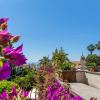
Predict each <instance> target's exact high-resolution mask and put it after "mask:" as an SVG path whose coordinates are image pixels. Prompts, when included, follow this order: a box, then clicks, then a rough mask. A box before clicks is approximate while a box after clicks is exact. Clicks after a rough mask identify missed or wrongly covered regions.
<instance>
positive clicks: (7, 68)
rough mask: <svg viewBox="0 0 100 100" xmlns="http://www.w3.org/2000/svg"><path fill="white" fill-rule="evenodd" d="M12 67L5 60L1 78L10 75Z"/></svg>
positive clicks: (0, 68)
mask: <svg viewBox="0 0 100 100" xmlns="http://www.w3.org/2000/svg"><path fill="white" fill-rule="evenodd" d="M10 74H11V68H10V66H9V64H8V63H7V62H3V66H2V67H0V80H4V79H7V78H9V77H10Z"/></svg>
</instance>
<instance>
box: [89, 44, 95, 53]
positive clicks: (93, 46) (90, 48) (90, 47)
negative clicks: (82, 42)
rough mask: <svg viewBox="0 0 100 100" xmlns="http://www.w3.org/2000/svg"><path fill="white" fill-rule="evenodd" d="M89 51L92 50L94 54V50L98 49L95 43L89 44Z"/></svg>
mask: <svg viewBox="0 0 100 100" xmlns="http://www.w3.org/2000/svg"><path fill="white" fill-rule="evenodd" d="M87 49H88V51H89V52H90V54H91V55H92V53H93V51H94V50H95V49H96V47H95V45H93V44H90V45H89V46H87Z"/></svg>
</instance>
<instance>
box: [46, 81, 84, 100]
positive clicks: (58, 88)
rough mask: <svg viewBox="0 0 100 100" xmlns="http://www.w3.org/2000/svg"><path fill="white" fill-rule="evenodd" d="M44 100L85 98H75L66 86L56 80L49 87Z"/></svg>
mask: <svg viewBox="0 0 100 100" xmlns="http://www.w3.org/2000/svg"><path fill="white" fill-rule="evenodd" d="M49 83H50V82H49ZM44 100H83V98H82V97H80V96H73V95H72V94H71V93H70V92H69V91H68V89H66V87H65V86H64V85H61V84H60V83H59V82H58V81H57V80H54V81H53V84H52V85H50V84H49V85H48V89H47V91H46V93H45V96H44Z"/></svg>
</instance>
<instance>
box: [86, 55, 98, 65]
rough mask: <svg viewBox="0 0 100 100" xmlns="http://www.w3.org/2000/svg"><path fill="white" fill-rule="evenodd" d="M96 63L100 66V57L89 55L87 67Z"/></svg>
mask: <svg viewBox="0 0 100 100" xmlns="http://www.w3.org/2000/svg"><path fill="white" fill-rule="evenodd" d="M91 63H92V64H93V63H95V64H96V66H100V56H97V55H96V54H92V55H88V56H87V57H86V65H88V64H91Z"/></svg>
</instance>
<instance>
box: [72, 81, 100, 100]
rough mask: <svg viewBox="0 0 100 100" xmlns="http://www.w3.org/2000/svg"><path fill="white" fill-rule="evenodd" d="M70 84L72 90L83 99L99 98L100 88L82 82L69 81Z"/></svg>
mask: <svg viewBox="0 0 100 100" xmlns="http://www.w3.org/2000/svg"><path fill="white" fill-rule="evenodd" d="M70 86H71V90H72V91H73V92H75V93H76V94H78V95H80V96H81V97H83V98H84V99H85V100H90V98H91V97H97V100H100V89H97V88H94V87H91V86H88V85H86V84H83V83H70Z"/></svg>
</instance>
